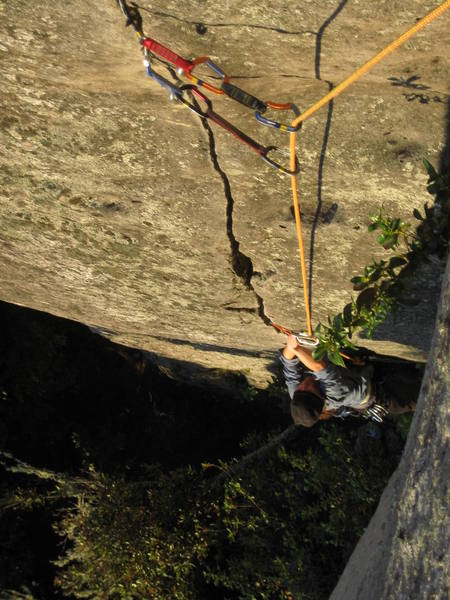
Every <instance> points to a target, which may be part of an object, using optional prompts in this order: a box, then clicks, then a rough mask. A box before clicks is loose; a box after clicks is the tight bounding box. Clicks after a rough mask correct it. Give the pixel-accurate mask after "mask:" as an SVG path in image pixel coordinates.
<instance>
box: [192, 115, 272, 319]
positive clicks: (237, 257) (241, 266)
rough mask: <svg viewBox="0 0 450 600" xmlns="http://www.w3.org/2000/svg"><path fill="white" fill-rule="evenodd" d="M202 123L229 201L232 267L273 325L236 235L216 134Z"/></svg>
mask: <svg viewBox="0 0 450 600" xmlns="http://www.w3.org/2000/svg"><path fill="white" fill-rule="evenodd" d="M202 125H203V128H204V129H205V131H206V133H207V134H208V140H209V155H210V158H211V162H212V164H213V166H214V169H215V170H216V171H217V173H219V175H220V177H221V179H222V183H223V189H224V192H225V198H226V201H227V206H226V231H227V237H228V240H229V242H230V251H231V267H232V269H233V272H234V273H235V274H236V275H237V277H239V279H240V280H241V281H242V282H243V283H244V285H245V287H246V288H247V289H249V290H251V291H252V292H253V294H254V295H255V298H256V301H257V304H258V310H257V312H258V316H259V317H260V318H261V319H262V320H263V322H264V323H265V324H266V325H269V326H271V324H272V322H271V320H270V319H269V317H268V316H267V315H266V312H265V309H264V300H263V299H262V297H261V296H260V295H259V294H258V293H257V291H256V290H255V288H254V286H253V284H252V277H253V263H252V261H251V259H250V258H249V257H248V256H247V255H246V254H244V253H243V252H241V250H240V249H239V242H238V241H237V239H236V236H235V235H234V228H233V212H234V198H233V195H232V193H231V185H230V180H229V179H228V177H227V175H226V173H225V172H224V170H223V169H222V168H221V166H220V164H219V159H218V157H217V152H216V142H215V139H214V134H213V132H212V129H211V127H210V126H209V123H208V122H207V121H206V119H202Z"/></svg>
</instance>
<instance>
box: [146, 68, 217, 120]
mask: <svg viewBox="0 0 450 600" xmlns="http://www.w3.org/2000/svg"><path fill="white" fill-rule="evenodd" d="M144 65H145V68H146V71H147V75H148V76H149V77H151V78H152V79H154V80H155V81H156V82H157V83H159V85H160V86H161V87H163V88H164V89H166V90H168V91H169V92H170V99H171V100H173V99H174V98H175V99H176V100H178V102H181V104H183V105H184V106H186V108H189V110H191V111H192V112H194V113H195V114H196V115H197V116H199V117H201V118H202V119H204V118H206V115H205V114H204V113H203V112H202V111H201V110H200V109H199V108H197V107H196V106H195V105H194V104H191V103H190V102H189V101H188V100H186V99H185V98H184V97H183V93H184V91H185V90H186V89H190V88H192V87H193V86H183V87H181V88H180V87H178V86H177V85H175V84H174V83H172V82H171V81H169V80H168V79H166V78H165V77H163V76H162V75H159V74H158V73H156V71H154V70H153V69H152V68H151V66H150V61H149V60H148V59H145V60H144Z"/></svg>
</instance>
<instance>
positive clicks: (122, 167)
mask: <svg viewBox="0 0 450 600" xmlns="http://www.w3.org/2000/svg"><path fill="white" fill-rule="evenodd" d="M436 5H437V3H436V2H429V1H427V2H419V1H418V0H405V1H404V2H399V1H397V0H390V1H389V2H388V1H380V2H377V3H373V2H369V1H368V0H361V1H359V2H357V1H356V0H355V1H346V0H342V1H341V2H337V1H336V0H333V1H332V0H326V1H323V2H318V1H317V0H310V1H306V0H304V1H303V2H301V3H300V4H299V3H295V2H293V1H292V0H280V1H279V2H276V3H270V2H258V3H245V2H240V1H237V0H228V1H227V2H209V1H207V2H205V1H204V2H195V3H189V2H184V1H181V2H175V1H172V0H169V1H165V2H162V1H156V2H152V3H149V2H145V1H144V2H142V3H140V7H141V14H142V16H143V19H144V30H145V31H146V33H148V35H152V36H153V37H155V38H156V39H157V40H158V41H160V42H161V43H163V44H165V45H167V46H169V47H171V48H172V49H173V50H174V51H176V52H178V53H179V54H181V55H183V56H186V57H193V56H199V55H203V54H209V55H210V56H211V57H212V58H213V60H215V61H216V62H217V63H218V64H220V65H221V66H222V67H223V68H224V69H225V70H226V71H227V72H228V73H229V74H230V75H231V76H232V78H233V80H234V82H235V83H237V84H238V85H240V86H242V87H243V88H244V89H246V90H247V91H249V92H251V93H253V94H255V95H257V96H259V97H260V98H263V99H272V100H276V101H294V102H296V103H297V104H298V105H299V107H300V108H303V109H304V108H305V107H307V106H309V105H311V104H312V103H313V102H314V101H315V100H317V99H318V98H319V97H320V96H321V95H323V94H324V93H326V92H327V91H328V89H329V86H330V85H331V83H332V84H336V83H338V82H339V81H340V80H342V79H343V78H344V77H345V76H347V75H348V74H349V73H350V72H351V71H353V70H354V69H355V68H356V67H357V66H359V65H360V64H361V63H363V62H364V61H365V60H367V59H368V58H369V57H370V56H372V55H373V54H374V53H375V52H377V51H378V50H380V49H381V48H382V47H384V46H385V45H386V44H387V43H388V42H389V41H391V40H392V39H394V38H395V37H396V36H397V35H398V34H400V33H401V32H403V31H404V30H405V29H406V28H407V27H409V26H410V25H412V24H413V23H414V22H415V19H416V18H417V17H420V16H423V15H424V14H425V13H426V12H427V11H428V10H430V9H431V8H433V7H434V6H436ZM200 22H201V23H202V24H204V26H205V27H206V32H205V33H204V35H201V34H199V33H198V31H197V29H198V28H196V24H197V23H200ZM449 30H450V28H449V16H448V15H444V16H443V17H441V19H439V20H438V21H436V22H435V23H433V24H432V25H430V26H429V27H428V28H426V29H425V30H424V31H423V32H421V33H420V34H419V35H418V36H417V37H415V38H414V39H413V40H412V41H411V42H409V43H407V44H406V46H405V47H404V48H402V49H400V50H398V51H397V52H396V53H395V54H394V55H392V56H391V57H389V58H388V59H387V60H386V61H385V62H384V63H382V64H381V65H379V66H378V67H377V68H376V69H375V70H374V71H373V72H372V73H370V74H369V75H368V76H366V77H365V78H364V79H362V80H360V81H359V82H357V83H356V84H355V85H354V86H353V87H352V88H351V89H350V90H349V92H348V93H347V94H345V95H344V96H342V97H340V98H339V99H337V100H336V101H335V103H334V106H333V107H331V108H330V109H326V108H325V109H323V110H322V111H321V112H320V113H319V114H318V115H317V116H316V117H315V118H313V119H311V120H309V121H307V122H306V123H305V125H304V127H303V130H302V132H301V134H300V135H299V136H298V154H299V159H300V163H301V175H300V178H299V183H300V189H301V196H302V212H303V217H304V226H305V238H306V246H307V249H308V248H309V245H310V239H311V236H312V237H313V242H314V244H313V247H314V253H313V256H312V265H313V269H312V309H313V320H314V323H315V324H316V323H317V322H318V320H323V319H325V318H326V315H327V314H328V312H332V313H333V312H336V311H337V310H339V309H341V308H342V306H343V305H344V304H345V303H346V302H347V301H348V299H349V296H350V293H351V286H350V284H349V278H350V277H351V276H352V275H354V274H356V273H357V272H358V271H360V270H361V269H362V267H363V266H364V265H365V264H366V263H367V262H369V261H370V260H371V258H372V255H377V254H379V251H378V250H377V248H376V245H375V243H374V241H373V240H370V238H369V237H368V235H367V233H366V224H367V222H368V215H369V214H370V213H374V212H375V211H376V210H377V208H378V207H379V206H380V205H381V204H383V203H384V205H385V206H386V209H387V210H388V211H389V212H391V213H392V214H397V215H399V216H401V217H404V218H408V219H410V215H411V211H412V208H413V207H419V208H420V207H421V206H422V205H423V203H424V202H425V201H426V200H427V199H428V198H429V196H428V194H427V193H426V191H425V182H426V176H425V173H424V169H423V167H422V157H423V156H426V157H428V158H429V159H430V160H431V161H432V162H434V163H437V162H438V159H439V156H440V153H441V152H442V150H443V148H444V145H445V128H446V122H445V119H446V103H447V101H448V87H447V85H448V81H449V80H450V77H449V66H448V60H447V59H448V45H446V43H445V41H446V40H447V41H448V38H449V35H448V31H449ZM141 58H142V57H141V54H140V51H139V46H138V44H137V41H136V38H135V36H134V33H133V32H132V30H131V29H130V28H128V29H126V28H125V27H124V18H123V15H122V13H121V12H120V10H119V8H118V6H117V5H116V3H115V1H114V0H102V1H100V2H94V1H93V0H83V1H81V0H67V1H64V2H50V1H49V0H43V1H42V2H39V3H36V2H22V1H19V0H10V1H9V2H5V1H1V0H0V65H1V72H2V88H1V92H0V98H1V104H0V122H1V130H0V136H1V138H0V144H1V145H0V178H1V187H0V251H1V257H2V260H1V264H0V281H1V288H0V297H1V298H2V299H3V300H6V301H8V302H14V303H16V304H22V305H25V306H29V307H31V308H36V309H40V310H45V311H48V312H51V313H53V314H56V315H60V316H64V317H69V318H72V319H75V320H78V321H82V322H84V323H87V324H89V325H90V326H92V327H95V328H97V329H98V330H100V331H103V332H104V333H107V334H108V335H110V336H111V337H112V338H114V339H115V340H116V341H119V342H121V343H125V344H128V345H132V346H137V347H139V348H143V349H146V350H148V351H150V352H153V353H157V354H158V355H160V356H161V357H163V358H166V359H170V358H173V359H178V360H181V361H184V362H185V364H186V365H188V364H190V363H196V364H197V365H201V366H203V367H214V368H216V369H232V370H233V369H234V370H242V371H244V372H245V373H246V374H247V375H248V377H249V378H250V380H251V381H253V382H256V383H257V384H259V385H264V384H265V383H267V381H268V380H269V379H270V371H269V370H268V367H270V363H271V361H272V360H273V357H274V355H275V351H276V349H277V348H278V347H279V346H280V345H281V344H282V339H281V337H280V336H279V335H278V334H277V333H276V332H275V331H274V330H273V329H272V328H271V327H269V326H268V325H267V323H268V320H269V319H273V320H274V321H277V322H281V323H283V324H284V325H286V326H290V327H295V328H299V329H302V328H304V327H305V321H304V308H303V293H302V289H301V284H300V270H299V265H298V259H297V241H296V234H295V226H294V222H293V217H292V214H291V194H290V185H289V179H288V178H287V177H285V176H282V175H280V174H277V173H276V172H275V171H274V170H272V169H270V167H267V166H266V165H265V164H264V163H263V162H262V161H261V159H260V158H259V157H258V156H257V155H256V154H255V153H252V152H251V151H250V150H249V149H248V148H246V147H245V146H244V145H242V144H239V143H238V142H237V141H236V140H235V139H234V138H233V137H232V136H231V135H229V134H227V133H226V132H224V131H222V130H220V129H218V128H217V127H216V126H215V125H214V124H212V125H211V126H209V125H204V124H203V123H202V121H201V120H200V119H199V118H198V117H196V116H195V115H194V114H192V113H190V112H189V111H187V110H186V109H184V108H183V107H182V106H180V105H179V104H176V103H175V102H173V103H170V102H169V98H168V93H167V91H165V90H163V89H161V88H160V87H159V86H158V85H157V84H155V82H153V81H151V80H149V79H148V78H147V77H146V75H145V71H144V69H143V66H142V62H141ZM157 69H158V71H159V72H160V73H161V74H163V75H164V76H165V77H168V78H170V77H171V75H170V74H169V73H168V71H167V70H166V69H165V68H164V67H163V66H161V67H157ZM413 76H417V77H420V79H417V80H415V83H414V82H413V83H412V84H411V83H410V84H409V85H418V84H419V85H421V86H426V89H421V88H411V87H410V88H408V87H405V86H406V85H407V83H406V81H407V80H408V78H410V77H413ZM390 77H395V78H397V83H398V82H400V83H402V82H403V83H402V85H392V84H393V81H392V80H390V79H389V78H390ZM405 94H406V95H409V96H408V97H405ZM411 94H412V95H411ZM414 94H416V96H414ZM421 94H422V96H420V95H421ZM212 99H213V103H214V109H215V110H216V111H217V112H218V113H220V114H222V115H223V116H224V117H225V118H226V119H228V120H230V121H231V122H233V123H234V124H235V125H237V126H238V127H241V128H242V129H243V130H244V131H245V132H246V133H248V134H249V135H251V136H253V137H254V138H255V139H257V140H258V141H259V142H261V143H263V144H264V145H269V144H275V145H278V146H279V147H280V148H281V151H280V156H281V157H282V159H283V160H284V161H286V162H287V161H288V150H287V148H288V138H287V136H286V135H283V134H282V133H280V132H278V131H275V130H272V129H269V128H265V127H262V126H261V125H259V124H258V123H257V122H256V120H255V119H254V118H253V116H252V113H251V111H249V110H248V109H246V108H245V107H242V106H241V105H239V104H237V103H235V102H233V101H232V100H230V99H229V98H222V97H220V98H219V97H217V98H216V97H213V98H212ZM286 116H287V115H286ZM216 154H217V160H215V159H214V157H215V155H216ZM218 169H219V170H218ZM308 254H309V252H308ZM419 287H420V293H421V295H422V294H423V292H424V290H425V288H426V289H427V291H428V292H429V295H428V296H427V295H426V294H424V299H423V302H422V303H421V304H420V305H419V306H418V307H416V308H414V310H413V311H412V309H411V310H410V311H409V312H408V311H407V312H405V314H403V315H400V317H399V320H398V321H397V323H394V324H393V325H392V326H391V327H389V328H386V329H385V331H384V333H383V334H382V335H379V336H378V338H379V339H377V340H375V341H374V342H373V347H374V348H376V349H378V350H381V351H384V352H388V351H392V352H394V353H396V354H398V355H403V356H409V357H422V358H424V356H425V354H426V351H427V348H428V345H429V339H430V337H431V330H432V323H433V318H434V317H433V313H434V308H435V307H434V303H435V300H434V298H435V295H433V294H435V292H436V291H437V290H438V289H439V277H437V276H436V274H434V273H432V272H428V273H427V274H426V275H424V278H423V280H422V281H421V282H420V286H419ZM412 319H414V325H415V326H414V328H411V327H409V325H410V323H411V320H412ZM405 329H406V333H405ZM108 332H109V333H108Z"/></svg>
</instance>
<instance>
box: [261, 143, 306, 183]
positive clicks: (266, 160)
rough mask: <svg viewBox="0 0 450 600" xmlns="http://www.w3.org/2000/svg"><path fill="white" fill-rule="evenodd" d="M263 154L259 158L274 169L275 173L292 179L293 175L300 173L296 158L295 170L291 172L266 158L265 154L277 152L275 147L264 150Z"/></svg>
mask: <svg viewBox="0 0 450 600" xmlns="http://www.w3.org/2000/svg"><path fill="white" fill-rule="evenodd" d="M265 150H266V151H265V153H264V154H261V158H262V159H263V160H264V161H265V162H266V163H267V164H268V165H270V166H271V167H273V168H274V169H276V170H277V171H279V172H280V173H283V174H284V175H289V176H290V177H294V176H295V175H297V173H298V172H299V171H300V164H299V162H298V160H297V157H295V168H294V170H293V171H291V170H290V169H286V167H282V166H281V165H280V164H279V163H277V162H275V161H274V160H273V159H271V158H269V157H268V156H267V154H268V153H269V152H270V151H271V150H277V147H276V146H268V147H267V148H266V149H265Z"/></svg>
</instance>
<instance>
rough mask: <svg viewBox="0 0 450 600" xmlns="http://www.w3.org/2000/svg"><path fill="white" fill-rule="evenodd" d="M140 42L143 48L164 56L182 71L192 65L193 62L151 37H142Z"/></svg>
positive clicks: (191, 67) (187, 69)
mask: <svg viewBox="0 0 450 600" xmlns="http://www.w3.org/2000/svg"><path fill="white" fill-rule="evenodd" d="M141 44H142V45H143V46H144V48H147V50H150V52H153V53H154V54H158V55H159V56H161V57H162V58H165V59H166V60H168V61H169V62H170V63H172V64H173V65H176V66H177V67H179V68H180V69H182V70H183V71H190V70H191V69H193V67H194V63H193V62H191V61H190V60H186V59H185V58H183V57H182V56H179V55H178V54H176V53H175V52H172V50H170V48H166V46H163V45H162V44H160V43H159V42H157V41H156V40H153V39H152V38H149V37H145V38H143V39H142V40H141Z"/></svg>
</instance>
